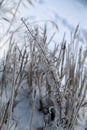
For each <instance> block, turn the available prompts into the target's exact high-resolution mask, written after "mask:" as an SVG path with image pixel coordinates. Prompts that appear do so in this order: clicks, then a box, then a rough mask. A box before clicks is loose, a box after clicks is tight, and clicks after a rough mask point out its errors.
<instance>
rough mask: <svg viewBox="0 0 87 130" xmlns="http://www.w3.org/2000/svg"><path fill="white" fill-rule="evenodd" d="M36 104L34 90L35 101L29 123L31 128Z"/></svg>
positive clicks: (30, 128)
mask: <svg viewBox="0 0 87 130" xmlns="http://www.w3.org/2000/svg"><path fill="white" fill-rule="evenodd" d="M35 104H36V90H35V92H34V102H33V106H32V113H31V119H30V123H29V130H32V121H33V116H34V111H35Z"/></svg>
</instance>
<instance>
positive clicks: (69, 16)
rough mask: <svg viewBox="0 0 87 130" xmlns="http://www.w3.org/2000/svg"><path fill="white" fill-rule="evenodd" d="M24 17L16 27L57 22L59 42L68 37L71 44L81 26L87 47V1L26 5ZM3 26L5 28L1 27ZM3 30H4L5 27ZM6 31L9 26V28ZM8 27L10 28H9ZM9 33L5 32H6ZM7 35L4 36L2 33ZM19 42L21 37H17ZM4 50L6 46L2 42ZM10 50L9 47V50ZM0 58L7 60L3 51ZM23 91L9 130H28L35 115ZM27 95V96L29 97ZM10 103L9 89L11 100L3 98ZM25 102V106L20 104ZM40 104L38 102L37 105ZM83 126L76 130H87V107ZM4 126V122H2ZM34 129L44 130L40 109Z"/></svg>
mask: <svg viewBox="0 0 87 130" xmlns="http://www.w3.org/2000/svg"><path fill="white" fill-rule="evenodd" d="M19 11H20V13H18V14H17V19H16V21H15V23H16V24H17V27H18V26H19V25H20V23H21V18H25V19H26V18H29V21H30V24H31V23H33V22H34V21H37V23H38V21H39V23H38V24H39V25H40V26H43V21H50V20H51V21H54V22H55V23H56V24H57V25H58V30H57V34H56V36H55V37H54V39H55V41H56V42H57V40H59V41H61V40H62V38H63V36H64V33H66V40H67V41H70V32H73V31H74V29H75V27H76V26H77V25H78V24H79V26H80V31H81V37H82V38H83V40H84V41H85V43H84V44H83V45H82V46H84V45H85V46H86V39H87V1H86V0H83V1H82V0H66V1H65V0H36V2H34V6H30V5H29V6H28V8H24V7H23V5H20V7H19ZM16 24H15V25H14V26H13V27H12V28H11V32H12V31H13V32H14V31H15V30H16V28H17V27H16ZM0 26H1V25H0ZM1 27H2V26H1ZM5 27H6V25H5ZM7 27H8V25H7ZM51 29H52V27H49V31H48V37H50V35H51V34H52V33H53V32H55V29H53V30H51ZM5 31H6V30H4V31H3V29H2V32H5ZM1 34H3V33H1ZM17 38H19V37H17ZM1 43H2V44H0V48H1V47H2V45H3V41H1ZM53 46H54V45H53V43H52V44H51V46H50V49H52V48H53ZM5 50H7V46H6V47H5ZM0 56H1V57H3V51H2V48H1V49H0ZM24 89H25V88H24V87H22V89H21V90H20V92H19V95H18V96H19V97H17V98H18V99H17V104H16V105H17V106H16V107H15V108H14V112H13V115H12V117H13V118H14V119H11V120H10V124H11V125H12V126H10V127H11V129H10V128H9V130H14V129H15V130H28V129H29V125H30V122H29V121H30V120H31V116H30V115H31V114H32V109H33V106H32V105H31V101H30V99H29V95H27V94H28V92H27V91H26V89H25V90H24ZM25 95H26V96H25ZM8 99H9V89H8V92H7V97H6V95H5V93H4V94H3V95H2V97H0V102H2V101H3V102H4V103H7V102H8ZM19 100H21V102H20V101H19ZM36 103H37V104H38V102H36ZM80 113H81V115H80V117H79V125H78V126H76V128H75V130H85V128H86V127H87V107H85V109H84V112H83V111H81V112H80ZM0 123H1V122H0ZM32 126H33V127H34V128H36V129H37V127H39V128H42V127H44V126H45V123H44V120H43V114H42V113H40V112H38V110H37V109H36V110H35V112H34V116H33V122H32ZM6 129H7V124H6V125H4V126H3V129H2V130H6ZM0 130H1V129H0Z"/></svg>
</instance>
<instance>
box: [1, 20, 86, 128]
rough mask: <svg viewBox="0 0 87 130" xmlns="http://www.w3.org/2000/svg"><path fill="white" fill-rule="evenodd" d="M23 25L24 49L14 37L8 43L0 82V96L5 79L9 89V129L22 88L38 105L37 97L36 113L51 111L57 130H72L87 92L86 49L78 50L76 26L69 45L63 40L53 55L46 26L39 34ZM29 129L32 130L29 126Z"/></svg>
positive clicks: (36, 30) (78, 40)
mask: <svg viewBox="0 0 87 130" xmlns="http://www.w3.org/2000/svg"><path fill="white" fill-rule="evenodd" d="M22 23H23V27H24V28H25V29H26V31H25V35H26V36H25V39H24V40H25V41H26V42H25V46H23V48H22V47H20V46H18V44H17V43H16V42H15V41H14V40H13V37H12V38H11V39H10V44H9V50H8V52H7V55H6V58H5V60H4V65H3V71H2V78H1V81H0V83H1V86H2V87H1V96H2V94H3V78H4V77H5V79H6V85H7V86H8V84H10V85H9V87H10V88H11V94H10V95H9V101H8V102H9V104H8V108H9V109H8V119H7V122H8V129H9V120H10V119H11V114H12V110H13V109H14V103H15V100H16V97H17V95H18V94H19V91H20V89H21V88H22V86H24V87H25V88H26V89H27V90H28V92H29V97H31V96H32V101H33V100H34V103H35V102H37V101H36V97H39V106H36V105H35V104H34V105H33V106H34V107H38V110H40V111H42V112H43V113H44V108H48V109H49V108H50V107H54V109H55V111H56V114H55V123H56V125H57V128H58V129H66V130H73V129H74V127H75V124H76V120H77V116H78V112H79V110H80V108H81V106H82V104H83V101H84V99H85V95H86V89H87V86H86V78H87V72H86V71H87V70H86V68H85V63H86V56H87V49H86V48H85V49H84V48H83V47H82V46H79V42H80V39H79V34H78V26H77V28H76V30H75V32H74V34H72V36H71V42H70V43H69V44H68V43H67V42H66V40H65V38H64V39H63V41H62V42H61V43H60V44H58V45H55V48H54V50H53V51H50V50H49V47H48V46H49V44H50V43H51V42H52V38H51V39H50V40H49V42H47V28H46V26H45V27H44V30H43V32H42V33H41V32H40V31H39V28H38V27H35V28H33V29H30V28H29V25H27V24H26V22H25V21H24V20H22ZM52 44H53V43H52ZM4 81H5V80H4ZM4 83H5V82H4ZM7 86H5V88H6V89H7ZM33 97H34V98H33ZM49 101H52V103H50V102H49ZM33 110H35V108H33ZM33 114H34V112H33ZM33 114H32V115H33ZM0 120H1V119H0ZM31 121H32V118H31ZM3 123H4V122H3ZM0 127H2V124H1V125H0ZM30 127H31V128H30V129H32V122H31V125H30Z"/></svg>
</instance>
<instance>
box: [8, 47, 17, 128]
mask: <svg viewBox="0 0 87 130" xmlns="http://www.w3.org/2000/svg"><path fill="white" fill-rule="evenodd" d="M13 56H14V67H13V79H12V93H11V98H10V104H9V112H8V114H9V117H8V122H7V130H9V128H10V120H11V117H12V109H13V104H14V96H15V77H16V48H14V54H13Z"/></svg>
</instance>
